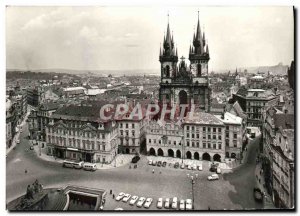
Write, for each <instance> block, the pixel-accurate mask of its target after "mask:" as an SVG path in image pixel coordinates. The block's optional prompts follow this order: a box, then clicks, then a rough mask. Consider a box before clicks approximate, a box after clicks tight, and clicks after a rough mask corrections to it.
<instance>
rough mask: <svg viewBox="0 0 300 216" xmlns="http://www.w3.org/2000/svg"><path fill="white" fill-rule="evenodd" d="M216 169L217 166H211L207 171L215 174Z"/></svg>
mask: <svg viewBox="0 0 300 216" xmlns="http://www.w3.org/2000/svg"><path fill="white" fill-rule="evenodd" d="M217 168H218V166H217V164H211V166H210V168H209V171H211V172H216V171H217Z"/></svg>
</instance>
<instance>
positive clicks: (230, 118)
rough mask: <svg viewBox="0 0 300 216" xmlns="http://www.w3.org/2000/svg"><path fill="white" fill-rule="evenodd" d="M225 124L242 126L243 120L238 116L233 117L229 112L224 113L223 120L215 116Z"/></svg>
mask: <svg viewBox="0 0 300 216" xmlns="http://www.w3.org/2000/svg"><path fill="white" fill-rule="evenodd" d="M216 117H217V118H218V119H220V120H221V121H222V122H224V123H225V124H242V122H243V119H242V118H241V117H239V116H236V115H233V114H231V113H229V112H225V113H224V119H222V118H221V115H216Z"/></svg>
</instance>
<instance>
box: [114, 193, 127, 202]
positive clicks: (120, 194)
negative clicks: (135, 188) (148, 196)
mask: <svg viewBox="0 0 300 216" xmlns="http://www.w3.org/2000/svg"><path fill="white" fill-rule="evenodd" d="M124 196H125V193H123V192H121V193H119V195H118V196H117V197H116V200H117V201H120V200H121V199H123V197H124Z"/></svg>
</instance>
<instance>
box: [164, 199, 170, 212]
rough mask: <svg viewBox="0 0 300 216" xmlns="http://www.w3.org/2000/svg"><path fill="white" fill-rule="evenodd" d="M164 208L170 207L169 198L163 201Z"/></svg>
mask: <svg viewBox="0 0 300 216" xmlns="http://www.w3.org/2000/svg"><path fill="white" fill-rule="evenodd" d="M165 208H166V209H168V208H170V198H166V201H165Z"/></svg>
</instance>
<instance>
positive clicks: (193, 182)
mask: <svg viewBox="0 0 300 216" xmlns="http://www.w3.org/2000/svg"><path fill="white" fill-rule="evenodd" d="M187 177H188V178H189V180H191V184H192V203H193V206H192V209H193V210H194V198H195V196H194V184H195V179H197V178H198V174H195V176H194V173H193V174H191V175H190V174H189V173H188V174H187Z"/></svg>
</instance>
